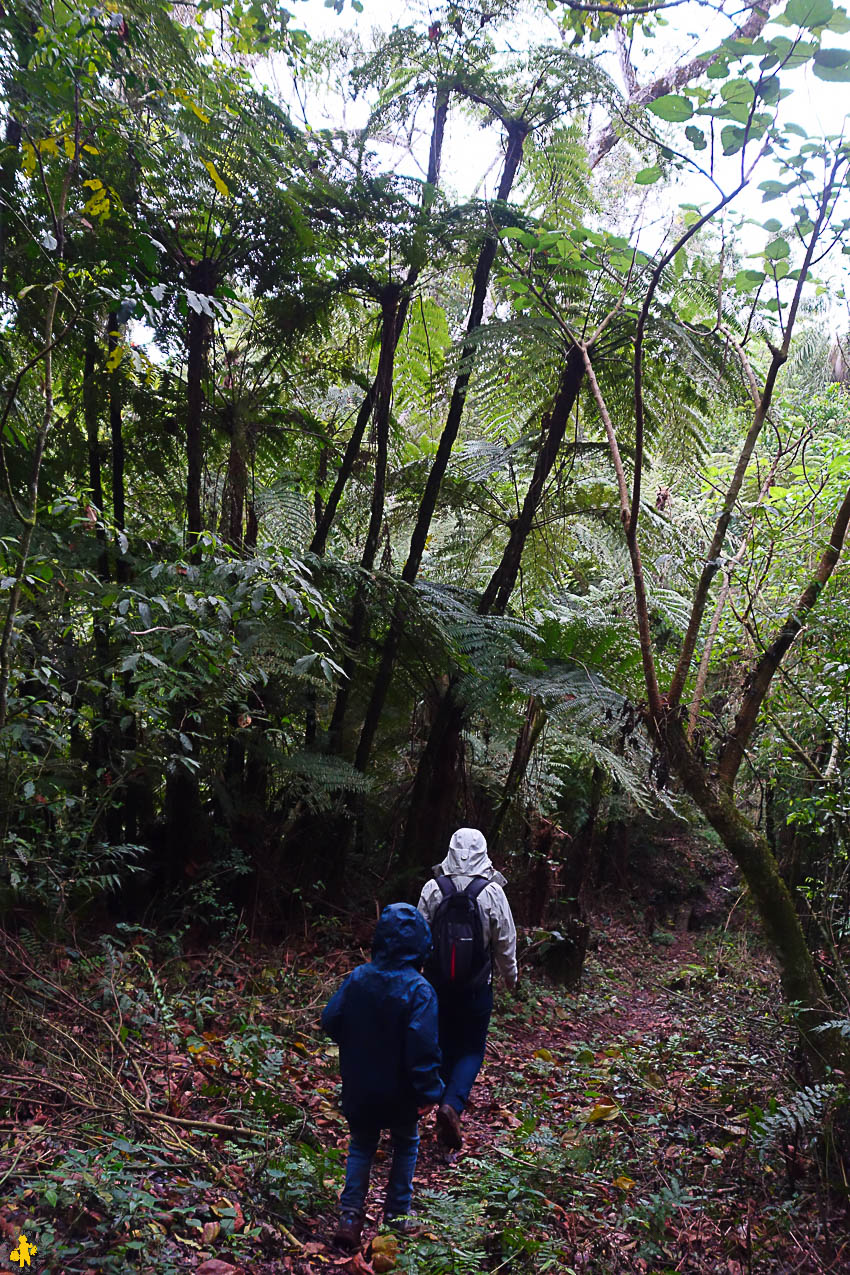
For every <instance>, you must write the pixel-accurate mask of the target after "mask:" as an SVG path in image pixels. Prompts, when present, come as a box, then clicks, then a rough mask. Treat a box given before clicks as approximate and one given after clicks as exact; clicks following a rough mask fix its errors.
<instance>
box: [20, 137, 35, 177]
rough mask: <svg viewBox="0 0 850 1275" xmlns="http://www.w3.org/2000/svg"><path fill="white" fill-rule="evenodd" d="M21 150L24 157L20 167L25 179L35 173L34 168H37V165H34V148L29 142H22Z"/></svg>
mask: <svg viewBox="0 0 850 1275" xmlns="http://www.w3.org/2000/svg"><path fill="white" fill-rule="evenodd" d="M21 150H22V151H23V156H24V157H23V159H22V160H21V167H22V168H23V170H24V172H25V173H26V175H27V177H32V176H33V175H34V173H35V170H36V168H37V167H38V164H37V163H36V158H35V147H34V146H33V145H32V143H31V142H24V143H23V145H22V146H21Z"/></svg>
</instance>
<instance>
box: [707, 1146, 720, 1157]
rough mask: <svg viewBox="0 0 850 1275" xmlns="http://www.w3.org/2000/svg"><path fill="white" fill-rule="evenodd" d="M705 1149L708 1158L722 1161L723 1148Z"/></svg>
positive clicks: (709, 1147) (710, 1147) (708, 1147)
mask: <svg viewBox="0 0 850 1275" xmlns="http://www.w3.org/2000/svg"><path fill="white" fill-rule="evenodd" d="M705 1149H706V1151H707V1152H708V1154H709V1155H710V1156H712V1157H713V1158H714V1159H715V1160H722V1159H723V1148H722V1147H712V1146H707V1147H706V1148H705Z"/></svg>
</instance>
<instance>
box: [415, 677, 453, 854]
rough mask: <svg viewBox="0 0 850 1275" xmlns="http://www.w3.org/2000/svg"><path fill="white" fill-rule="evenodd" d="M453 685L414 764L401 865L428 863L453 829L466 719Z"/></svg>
mask: <svg viewBox="0 0 850 1275" xmlns="http://www.w3.org/2000/svg"><path fill="white" fill-rule="evenodd" d="M454 685H455V683H454V679H452V680H451V681H450V682H449V684H448V687H447V688H446V691H445V694H444V695H443V697H442V698H441V700H440V704H439V707H438V710H437V714H436V717H435V720H434V724H433V726H432V727H431V730H430V732H429V734H428V742H427V743H426V745H425V749H424V751H423V753H422V756H421V757H420V759H419V765H418V766H417V768H416V779H415V781H414V785H413V792H412V793H411V797H410V806H409V808H408V813H407V822H406V824H405V831H404V840H403V843H402V847H401V853H400V859H401V862H402V865H403V866H404V867H408V868H417V869H418V868H419V867H421V866H422V865H423V864H431V863H432V862H433V861H434V859H435V857H436V856H437V855H438V854H439V853H440V851H441V848H442V847H444V846H446V845H447V844H448V840H449V837H450V836H451V834H452V832H453V831H454V826H453V824H454V817H455V811H456V808H457V797H458V791H459V789H460V778H461V766H462V763H463V726H464V719H465V713H464V710H463V707H462V705H461V704H460V702H459V700H458V699H457V697H456V695H455V694H454Z"/></svg>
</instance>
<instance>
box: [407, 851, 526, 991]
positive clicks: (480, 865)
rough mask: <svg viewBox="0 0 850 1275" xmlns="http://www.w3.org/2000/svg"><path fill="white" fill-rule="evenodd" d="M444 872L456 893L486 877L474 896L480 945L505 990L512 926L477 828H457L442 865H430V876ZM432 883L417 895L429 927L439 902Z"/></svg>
mask: <svg viewBox="0 0 850 1275" xmlns="http://www.w3.org/2000/svg"><path fill="white" fill-rule="evenodd" d="M438 872H444V873H445V874H446V876H449V877H451V878H452V879H453V881H454V883H455V886H456V888H457V889H458V890H463V889H465V888H466V886H467V885H469V882H470V881H471V880H472V878H473V877H486V878H487V880H488V882H489V884H488V885H486V886H485V887H484V889H483V890H482V891H481V893H480V894H479V896H478V907H479V910H480V912H481V920H482V922H483V929H484V942H485V943H486V944H487V945H488V946H489V947H490V949H491V951H492V953H493V959H494V960H495V963H496V965H497V966H498V968H499V972H500V973H501V975H502V978H503V979H504V980H505V982H506V983H507V985H508V987H513V986H514V984H515V983H516V980H517V964H516V926H515V925H514V918H513V916H512V915H511V905H510V904H509V903H508V900H507V897H506V895H505V891H504V889H503V886H505V885H506V884H507V882H506V881H505V878H504V877H503V876H502V874H501V872H497V871H496V869H495V868H494V867H493V865H492V863H491V862H490V856H489V855H488V853H487V842H486V840H485V839H484V837H483V835H482V834H481V833H480V832H479V831H478V829H477V828H458V830H457V832H456V833H455V834H454V836H453V837H452V839H451V841H450V842H449V853H448V854H447V855H446V857H445V859H444V860H443V862H442V863H437V864H435V865H434V873H435V874H436V873H438ZM442 897H443V896H442V894H441V893H440V887H439V886H438V885H437V882H436V881H433V880H432V881H426V882H425V885H424V886H423V887H422V893H421V894H420V896H419V903H418V907H419V911H420V912H421V913H422V915H423V916H424V917H425V920H426V921H427V922H428V924H429V925H430V924H431V922H432V921H433V919H434V913H435V912H436V911H437V907H438V905H439V903H440V900H441V899H442Z"/></svg>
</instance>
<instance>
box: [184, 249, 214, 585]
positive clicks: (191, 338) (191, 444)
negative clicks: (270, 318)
mask: <svg viewBox="0 0 850 1275" xmlns="http://www.w3.org/2000/svg"><path fill="white" fill-rule="evenodd" d="M212 279H213V272H212V263H211V262H210V261H208V260H204V261H200V262H198V264H197V265H196V266H195V267H194V268H193V269H192V271H191V273H190V275H189V282H190V284H191V287H192V289H193V290H194V291H195V292H199V293H202V294H203V295H205V296H208V295H209V293H210V291H211V284H212ZM211 329H212V325H211V320H210V317H209V315H207V314H205V313H204V312H203V310H201V312H200V313H196V311H195V310H194V309H191V308H190V310H189V328H188V338H187V355H186V531H187V537H186V540H187V545H188V548H189V553H190V557H191V558H192V559H193V561H196V562H197V561H198V560H199V558H200V548H199V545H198V541H199V539H200V535H201V532H202V531H203V515H202V496H201V488H202V480H203V465H204V439H203V416H204V377H205V375H206V366H207V347H208V345H209V339H210V334H211Z"/></svg>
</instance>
